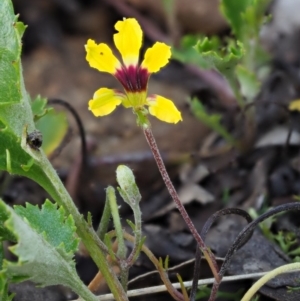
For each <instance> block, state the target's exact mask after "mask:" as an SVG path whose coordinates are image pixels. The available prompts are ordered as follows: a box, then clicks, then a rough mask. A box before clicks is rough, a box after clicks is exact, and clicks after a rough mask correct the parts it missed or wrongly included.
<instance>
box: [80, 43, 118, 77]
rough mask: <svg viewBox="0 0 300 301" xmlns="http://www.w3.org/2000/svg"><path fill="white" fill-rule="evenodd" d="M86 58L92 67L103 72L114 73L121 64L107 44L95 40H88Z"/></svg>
mask: <svg viewBox="0 0 300 301" xmlns="http://www.w3.org/2000/svg"><path fill="white" fill-rule="evenodd" d="M85 50H86V60H87V61H88V63H89V64H90V66H91V67H93V68H96V69H98V70H99V71H102V72H108V73H111V74H114V73H115V71H116V69H117V68H120V66H121V64H120V62H119V60H118V59H117V58H116V57H115V56H114V55H113V52H112V51H111V49H110V48H109V47H108V46H107V45H106V44H103V43H101V44H96V43H95V41H93V40H88V41H87V44H86V45H85Z"/></svg>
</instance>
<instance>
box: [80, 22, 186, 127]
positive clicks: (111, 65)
mask: <svg viewBox="0 0 300 301" xmlns="http://www.w3.org/2000/svg"><path fill="white" fill-rule="evenodd" d="M115 29H116V30H117V31H118V33H116V34H114V43H115V45H116V47H117V49H118V50H119V52H120V53H121V56H122V62H120V61H119V60H118V59H117V58H116V57H115V56H114V54H113V52H112V50H111V49H110V48H109V46H107V45H106V44H104V43H100V44H96V43H95V41H93V40H88V41H87V44H86V45H85V49H86V52H87V55H86V60H87V61H88V63H89V65H90V66H91V67H93V68H96V69H98V70H99V71H101V72H108V73H110V74H112V75H113V76H114V77H115V78H116V79H117V80H119V82H120V83H121V84H122V86H123V87H124V92H125V93H122V92H120V91H117V90H113V89H108V88H100V89H99V90H97V91H96V92H95V94H94V97H93V99H91V100H90V101H89V109H90V110H91V111H92V112H93V114H94V115H95V116H104V115H108V114H110V113H111V112H112V111H113V110H114V109H115V108H116V107H117V106H118V105H120V104H122V105H123V106H124V107H125V108H133V110H134V111H135V112H136V113H137V114H138V113H139V112H144V110H145V106H148V107H149V113H150V114H151V115H153V116H155V117H157V118H158V119H160V120H162V121H165V122H169V123H177V122H178V121H180V120H182V118H181V113H180V112H179V111H178V110H177V108H176V107H175V105H174V103H173V102H172V101H171V100H169V99H167V98H164V97H162V96H159V95H150V96H147V86H148V81H149V78H150V75H151V74H152V73H155V72H158V71H159V70H160V68H162V67H164V66H165V65H166V64H167V63H168V62H169V59H170V57H171V49H170V47H169V46H167V45H166V44H164V43H160V42H156V43H155V44H154V45H153V46H152V47H151V48H149V49H147V51H146V53H145V57H144V60H143V61H142V63H141V64H139V52H140V48H141V46H142V38H143V32H142V30H141V27H140V25H139V23H138V22H137V20H135V19H124V20H123V21H118V22H117V23H116V24H115Z"/></svg>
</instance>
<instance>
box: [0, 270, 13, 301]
mask: <svg viewBox="0 0 300 301" xmlns="http://www.w3.org/2000/svg"><path fill="white" fill-rule="evenodd" d="M14 295H15V294H9V293H8V282H7V275H6V274H5V271H3V270H2V271H0V301H11V300H12V299H13V297H14Z"/></svg>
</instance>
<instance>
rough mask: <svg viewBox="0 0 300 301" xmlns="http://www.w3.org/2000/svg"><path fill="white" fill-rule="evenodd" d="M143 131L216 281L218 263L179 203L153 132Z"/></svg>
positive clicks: (148, 128)
mask: <svg viewBox="0 0 300 301" xmlns="http://www.w3.org/2000/svg"><path fill="white" fill-rule="evenodd" d="M143 131H144V135H145V137H146V140H147V142H148V144H149V146H150V149H151V151H152V154H153V157H154V159H155V161H156V164H157V167H158V169H159V171H160V174H161V176H162V178H163V180H164V182H165V184H166V186H167V189H168V191H169V193H170V195H171V197H172V199H173V201H174V202H175V205H176V208H177V209H178V210H179V212H180V214H181V216H182V218H183V219H184V221H185V223H186V224H187V226H188V228H189V229H190V231H191V233H192V235H193V236H194V238H195V240H196V242H197V244H198V246H199V248H200V249H201V251H202V252H203V255H204V256H205V258H206V260H207V261H208V264H209V266H210V268H211V271H212V273H213V275H214V277H215V279H216V280H217V281H218V279H219V274H218V270H219V268H218V265H217V262H216V259H215V256H214V255H213V253H212V252H210V251H209V249H208V248H207V247H206V245H205V243H204V241H203V239H202V238H201V236H200V235H199V233H198V231H197V229H196V227H195V226H194V224H193V222H192V220H191V219H190V217H189V215H188V213H187V212H186V210H185V208H184V206H183V204H182V203H181V201H180V199H179V196H178V194H177V192H176V190H175V188H174V186H173V183H172V181H171V179H170V177H169V174H168V172H167V170H166V167H165V164H164V162H163V160H162V157H161V155H160V152H159V149H158V147H157V144H156V141H155V138H154V136H153V133H152V131H151V128H150V127H149V126H147V127H143Z"/></svg>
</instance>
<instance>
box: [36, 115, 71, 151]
mask: <svg viewBox="0 0 300 301" xmlns="http://www.w3.org/2000/svg"><path fill="white" fill-rule="evenodd" d="M36 127H37V128H38V129H39V130H40V131H41V133H42V135H43V144H42V149H43V150H44V152H45V153H46V155H47V156H49V155H50V154H51V153H53V151H54V150H55V149H56V148H57V147H58V146H59V145H60V144H61V142H62V140H63V139H64V137H65V135H66V133H67V130H68V122H67V116H66V114H65V112H56V111H55V110H53V109H51V110H49V111H48V112H47V113H46V114H45V115H44V116H43V117H41V118H40V119H39V120H38V121H37V122H36Z"/></svg>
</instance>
